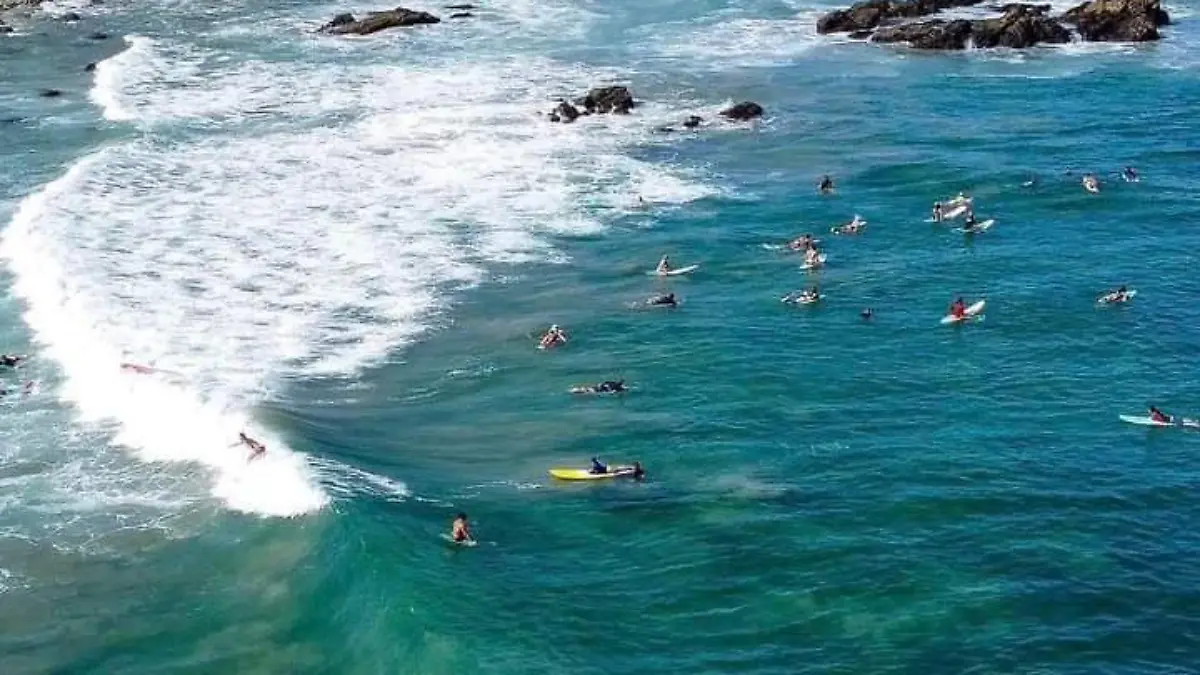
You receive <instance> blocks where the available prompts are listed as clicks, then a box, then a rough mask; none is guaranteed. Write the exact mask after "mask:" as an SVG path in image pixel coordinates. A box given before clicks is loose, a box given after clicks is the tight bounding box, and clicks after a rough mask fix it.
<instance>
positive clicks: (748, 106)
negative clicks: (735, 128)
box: [721, 101, 765, 122]
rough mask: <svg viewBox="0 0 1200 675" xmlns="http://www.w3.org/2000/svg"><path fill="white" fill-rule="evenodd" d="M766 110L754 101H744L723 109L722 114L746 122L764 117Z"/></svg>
mask: <svg viewBox="0 0 1200 675" xmlns="http://www.w3.org/2000/svg"><path fill="white" fill-rule="evenodd" d="M764 112H765V111H764V110H763V108H762V106H761V105H759V104H757V103H755V102H753V101H744V102H742V103H739V104H737V105H735V106H731V107H729V108H726V109H724V110H722V111H721V116H722V117H728V118H729V119H731V120H737V121H739V122H746V121H749V120H752V119H755V118H758V117H762V116H763V113H764Z"/></svg>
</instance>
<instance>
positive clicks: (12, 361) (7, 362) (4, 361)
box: [0, 354, 26, 368]
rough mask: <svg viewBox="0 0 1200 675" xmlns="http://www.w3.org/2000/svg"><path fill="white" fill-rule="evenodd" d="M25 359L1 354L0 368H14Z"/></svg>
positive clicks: (14, 355)
mask: <svg viewBox="0 0 1200 675" xmlns="http://www.w3.org/2000/svg"><path fill="white" fill-rule="evenodd" d="M25 358H26V357H25V356H18V355H16V354H3V355H0V366H4V367H5V368H16V367H17V366H18V365H20V363H21V362H22V361H24V360H25Z"/></svg>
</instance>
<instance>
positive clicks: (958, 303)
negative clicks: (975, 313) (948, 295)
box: [950, 298, 967, 319]
mask: <svg viewBox="0 0 1200 675" xmlns="http://www.w3.org/2000/svg"><path fill="white" fill-rule="evenodd" d="M966 315H967V303H965V302H963V299H962V298H959V299H957V300H955V301H954V302H953V303H951V304H950V316H952V317H954V318H956V319H961V318H963V317H965V316H966Z"/></svg>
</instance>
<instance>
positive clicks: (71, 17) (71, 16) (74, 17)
mask: <svg viewBox="0 0 1200 675" xmlns="http://www.w3.org/2000/svg"><path fill="white" fill-rule="evenodd" d="M58 20H59V21H65V22H66V23H75V22H77V21H83V17H82V16H80V15H79V12H67V13H66V14H63V15H62V16H60V17H58Z"/></svg>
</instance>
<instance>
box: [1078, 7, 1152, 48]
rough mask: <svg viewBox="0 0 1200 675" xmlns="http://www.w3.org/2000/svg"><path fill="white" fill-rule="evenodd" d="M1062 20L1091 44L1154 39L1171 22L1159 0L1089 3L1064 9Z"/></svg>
mask: <svg viewBox="0 0 1200 675" xmlns="http://www.w3.org/2000/svg"><path fill="white" fill-rule="evenodd" d="M1062 20H1063V21H1066V22H1067V23H1071V24H1074V25H1075V26H1076V27H1077V28H1078V29H1079V34H1080V35H1081V36H1082V37H1083V39H1085V40H1089V41H1092V42H1147V41H1150V40H1157V39H1159V34H1158V27H1159V26H1166V25H1167V24H1169V23H1171V17H1170V16H1168V15H1167V12H1166V10H1164V9H1163V8H1162V6H1161V5H1160V4H1159V0H1092V1H1091V2H1085V3H1083V4H1082V5H1079V6H1077V7H1074V8H1072V9H1069V10H1067V12H1066V13H1064V14H1063V15H1062Z"/></svg>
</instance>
